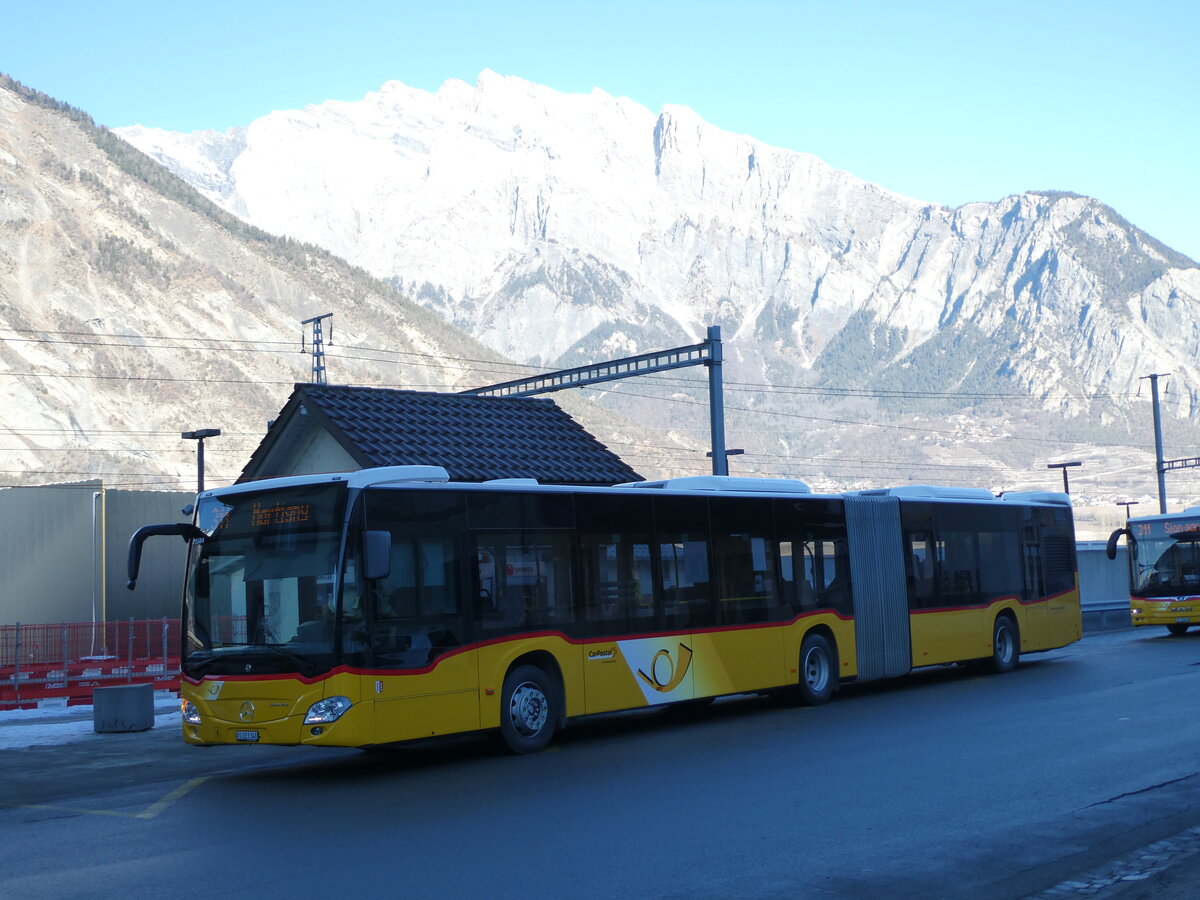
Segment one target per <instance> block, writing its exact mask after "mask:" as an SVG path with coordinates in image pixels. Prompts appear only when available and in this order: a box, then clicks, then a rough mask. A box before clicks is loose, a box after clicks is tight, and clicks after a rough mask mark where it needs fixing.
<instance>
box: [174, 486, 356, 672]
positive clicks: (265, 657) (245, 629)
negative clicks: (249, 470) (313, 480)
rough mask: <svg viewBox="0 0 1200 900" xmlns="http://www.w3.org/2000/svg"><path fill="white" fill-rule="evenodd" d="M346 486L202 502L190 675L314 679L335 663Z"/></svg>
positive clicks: (192, 583) (188, 638) (191, 584)
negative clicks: (276, 675) (303, 676)
mask: <svg viewBox="0 0 1200 900" xmlns="http://www.w3.org/2000/svg"><path fill="white" fill-rule="evenodd" d="M345 502H346V487H345V485H344V484H340V483H335V484H328V483H326V484H315V485H302V486H298V487H290V488H282V489H275V490H270V491H250V492H245V493H231V494H225V495H223V496H217V497H211V496H210V497H205V498H202V499H201V500H200V503H199V506H198V508H197V514H196V524H197V526H198V527H199V528H200V530H201V531H203V532H204V535H205V536H204V537H203V538H197V539H196V540H194V541H193V543H192V550H191V553H190V556H189V560H188V571H187V576H186V578H187V581H186V585H185V591H184V604H185V608H184V622H185V627H186V633H185V638H184V647H183V659H182V669H183V671H184V673H185V674H187V675H190V676H192V677H203V676H204V675H208V674H212V675H218V674H234V673H237V674H247V673H279V672H300V673H301V674H312V673H314V672H317V671H321V670H323V669H327V668H328V667H329V666H330V665H332V663H333V661H334V656H335V651H336V645H335V637H336V635H335V629H334V627H333V626H334V622H335V613H336V599H337V596H336V593H337V592H336V591H335V585H336V577H335V576H336V572H337V567H338V556H339V553H340V550H341V542H342V531H343V529H342V524H343V518H344V509H345Z"/></svg>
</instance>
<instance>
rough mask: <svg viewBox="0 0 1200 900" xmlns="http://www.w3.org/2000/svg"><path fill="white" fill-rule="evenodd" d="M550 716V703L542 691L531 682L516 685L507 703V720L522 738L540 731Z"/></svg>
mask: <svg viewBox="0 0 1200 900" xmlns="http://www.w3.org/2000/svg"><path fill="white" fill-rule="evenodd" d="M549 716H550V703H549V701H547V699H546V695H545V694H544V693H543V692H542V689H541V688H540V687H538V686H537V685H536V684H534V683H533V682H532V681H524V682H522V683H521V684H519V685H517V687H516V689H515V690H513V692H512V697H511V698H510V699H509V701H508V719H509V721H510V722H512V726H513V728H515V729H516V730H517V732H518V733H519V734H521V735H523V736H524V737H531V736H532V735H535V734H537V733H538V732H539V731H541V730H542V728H543V727H545V725H546V719H547V718H549Z"/></svg>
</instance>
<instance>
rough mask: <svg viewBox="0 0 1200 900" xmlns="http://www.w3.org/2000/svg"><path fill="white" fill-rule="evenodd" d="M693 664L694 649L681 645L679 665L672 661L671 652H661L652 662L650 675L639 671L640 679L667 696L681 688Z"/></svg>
mask: <svg viewBox="0 0 1200 900" xmlns="http://www.w3.org/2000/svg"><path fill="white" fill-rule="evenodd" d="M691 664H692V648H691V647H688V646H687V645H686V644H680V645H679V662H678V663H676V662H675V661H674V660H672V659H671V651H670V650H659V651H658V652H657V653H655V654H654V658H653V659H651V660H650V674H649V675H647V674H646V673H645V672H643V671H642V670H641V669H638V677H639V678H641V679H642V681H644V682H646V684H648V685H649V686H650V687H652V688H653V689H654V690H656V691H658V692H659V693H660V694H667V693H670V692H671V691H673V690H675V688H677V687H679V683H680V682H681V681H683V676H684V675H686V674H687V670H688V666H690V665H691Z"/></svg>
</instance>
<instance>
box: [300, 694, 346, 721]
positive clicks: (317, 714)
mask: <svg viewBox="0 0 1200 900" xmlns="http://www.w3.org/2000/svg"><path fill="white" fill-rule="evenodd" d="M349 708H350V698H349V697H326V698H325V699H324V700H318V701H317V702H316V703H314V704H313V705H312V706H310V707H309V708H308V715H307V716H305V717H304V724H305V725H318V724H322V723H324V722H336V721H337V720H338V719H340V718H341V717H342V714H343V713H344V712H345V711H346V710H348V709H349Z"/></svg>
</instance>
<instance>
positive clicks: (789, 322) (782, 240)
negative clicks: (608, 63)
mask: <svg viewBox="0 0 1200 900" xmlns="http://www.w3.org/2000/svg"><path fill="white" fill-rule="evenodd" d="M118 133H119V134H121V135H122V136H123V137H125V138H126V139H127V140H129V141H130V142H131V143H133V144H134V145H136V146H137V147H139V148H141V149H142V150H143V151H145V152H146V153H148V154H150V155H152V156H153V157H155V158H157V159H159V160H161V161H162V162H163V163H164V164H166V165H167V166H168V167H169V168H170V169H171V170H172V171H174V172H176V173H177V174H179V175H180V176H181V177H183V178H184V179H185V180H187V181H189V182H190V183H191V184H193V185H194V186H195V187H197V188H198V189H199V190H200V191H201V192H203V193H204V194H205V195H206V196H208V197H210V198H211V199H212V200H213V201H214V202H216V203H218V204H220V205H221V206H223V207H225V208H226V209H227V210H229V211H230V212H232V213H234V214H236V215H238V216H240V217H241V218H243V219H245V220H246V221H248V222H250V223H253V224H255V225H257V226H259V227H261V228H263V229H265V230H267V231H270V232H272V233H277V234H286V235H290V236H292V237H294V238H297V239H299V240H303V241H309V242H312V243H315V244H317V245H319V246H322V247H326V248H328V249H329V250H331V251H332V252H334V253H335V254H337V255H339V256H343V257H345V258H346V259H348V260H350V261H351V262H353V263H355V264H357V265H359V266H362V267H363V268H365V269H367V270H368V271H369V272H371V273H372V274H374V275H376V276H379V277H381V278H388V279H391V280H393V282H394V283H395V284H396V285H398V286H399V287H400V288H401V289H402V290H403V291H404V292H405V293H407V294H408V295H410V296H412V297H413V298H414V299H416V300H417V301H418V302H420V303H422V304H424V305H425V306H427V307H428V308H430V309H433V310H435V311H437V312H439V313H440V314H442V315H443V316H445V317H446V318H447V319H448V320H450V321H451V322H453V323H455V324H456V325H458V326H460V327H462V328H463V329H465V330H466V331H468V332H469V333H471V334H472V335H474V336H475V337H476V338H478V339H479V340H480V341H482V342H483V343H484V344H486V345H488V346H490V347H492V348H494V349H495V350H497V351H499V352H501V353H503V354H505V355H507V356H511V357H513V358H518V359H522V360H526V361H530V362H536V363H540V364H546V365H563V364H576V363H579V362H582V361H589V360H594V359H599V358H611V357H614V356H622V355H627V354H630V353H634V352H642V351H646V350H651V349H657V348H660V347H666V346H676V345H679V344H682V343H687V342H690V341H691V340H693V339H699V338H700V337H702V336H703V330H704V327H705V326H706V325H708V324H713V323H715V324H720V325H722V326H723V327H724V330H725V337H726V340H727V341H728V342H729V345H730V348H731V349H732V351H733V352H734V353H735V354H736V355H737V357H738V358H739V359H740V360H741V368H740V370H739V375H740V377H742V379H743V380H746V381H757V382H771V383H774V384H806V385H811V386H818V385H822V384H825V385H831V386H832V385H837V386H842V387H847V386H848V387H861V388H871V387H877V388H881V387H888V388H893V389H895V388H902V389H925V390H930V391H944V392H949V391H963V392H966V391H976V392H981V393H993V394H997V393H1011V392H1021V393H1029V394H1031V395H1033V396H1034V397H1040V398H1043V400H1044V401H1045V402H1044V403H1043V406H1044V407H1045V408H1047V409H1055V410H1058V411H1060V412H1065V413H1067V414H1069V415H1077V414H1083V413H1085V412H1088V411H1091V412H1095V410H1090V408H1089V403H1088V401H1087V400H1086V399H1082V398H1086V397H1088V396H1092V395H1096V394H1110V393H1112V392H1117V393H1133V392H1134V391H1135V390H1136V387H1137V381H1138V378H1139V377H1140V376H1141V375H1144V374H1146V373H1148V372H1152V371H1163V370H1164V369H1169V370H1170V371H1172V372H1174V373H1175V374H1176V381H1175V384H1176V385H1177V386H1178V389H1179V390H1181V391H1183V390H1186V392H1187V402H1186V403H1182V404H1176V405H1175V406H1174V407H1173V408H1172V411H1173V412H1174V413H1175V414H1176V415H1178V416H1180V417H1187V416H1191V415H1192V414H1193V413H1194V411H1195V409H1196V406H1197V403H1198V402H1200V395H1198V394H1197V391H1198V390H1200V377H1198V376H1200V367H1198V366H1197V362H1196V360H1197V358H1198V351H1200V267H1198V266H1197V264H1196V263H1195V262H1193V261H1192V260H1190V259H1188V258H1186V257H1184V256H1183V255H1181V254H1179V253H1176V252H1174V251H1172V250H1170V249H1169V248H1167V247H1165V246H1164V245H1162V244H1161V243H1159V242H1158V241H1156V240H1154V239H1153V238H1152V237H1150V236H1149V235H1147V234H1146V233H1144V232H1142V231H1140V230H1139V229H1137V228H1135V227H1133V226H1132V225H1130V224H1129V223H1128V222H1126V221H1124V220H1123V219H1122V218H1121V217H1120V216H1119V215H1117V214H1116V213H1115V212H1114V211H1113V210H1111V209H1109V208H1108V207H1106V206H1105V205H1104V204H1102V203H1100V202H1099V201H1097V200H1094V199H1091V198H1088V197H1081V196H1076V195H1070V194H1061V193H1034V192H1031V193H1026V194H1022V195H1017V196H1012V197H1007V198H1004V199H1001V200H998V201H995V202H990V203H971V204H968V205H965V206H962V207H959V208H957V209H948V208H945V207H940V206H934V205H930V204H927V203H922V202H919V201H917V200H912V199H909V198H906V197H901V196H898V195H896V194H893V193H890V192H888V191H886V190H884V189H883V188H881V187H878V186H876V185H873V184H870V183H867V182H865V181H862V180H860V179H858V178H855V177H854V176H853V175H850V174H848V173H846V172H841V171H838V170H835V169H832V168H831V167H829V166H828V165H826V164H824V163H823V162H821V161H820V160H819V159H817V158H815V157H813V156H811V155H807V154H803V153H795V152H792V151H788V150H781V149H778V148H774V147H770V146H767V145H765V144H763V143H761V142H759V141H756V140H754V139H753V138H750V137H747V136H743V135H734V134H730V133H727V132H724V131H722V130H720V129H718V128H716V127H714V126H712V125H710V124H708V123H706V122H704V121H703V120H701V119H700V118H699V117H698V116H696V115H695V113H693V112H692V111H690V110H688V109H686V108H683V107H666V108H664V109H663V110H662V111H661V112H659V113H657V114H655V113H653V112H651V111H650V110H648V109H646V108H644V107H642V106H639V105H638V104H636V103H634V102H633V101H631V100H628V99H623V98H614V97H611V96H609V95H608V94H606V93H604V92H603V91H600V90H595V91H593V92H592V93H591V94H588V95H565V94H560V93H556V92H554V91H552V90H550V89H548V88H545V87H541V86H538V85H535V84H531V83H529V82H526V81H522V80H520V79H517V78H511V77H502V76H500V75H496V74H494V73H492V72H484V73H483V74H482V75H481V76H480V78H479V81H478V84H476V85H474V86H472V85H468V84H466V83H464V82H461V81H450V82H447V83H446V84H445V85H444V86H443V87H442V88H441V89H440V90H438V91H437V92H436V93H427V92H424V91H420V90H416V89H413V88H409V87H406V86H404V85H403V84H400V83H398V82H389V83H387V84H385V85H384V86H383V88H382V89H381V90H380V91H378V92H377V93H372V94H369V95H367V97H366V98H365V99H363V100H361V101H358V102H353V103H344V102H332V101H331V102H327V103H323V104H320V105H314V106H309V107H306V108H305V109H303V110H297V111H284V112H275V113H271V114H269V115H267V116H264V117H263V118H261V119H258V120H256V121H254V122H252V123H250V124H249V125H248V126H247V127H245V128H238V129H234V130H232V131H229V132H226V133H214V132H197V133H193V134H178V133H169V132H163V131H157V130H152V129H146V128H141V127H131V128H124V129H118ZM1067 394H1070V395H1072V397H1071V399H1062V398H1064V396H1065V395H1067Z"/></svg>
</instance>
